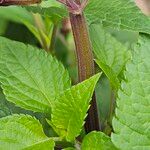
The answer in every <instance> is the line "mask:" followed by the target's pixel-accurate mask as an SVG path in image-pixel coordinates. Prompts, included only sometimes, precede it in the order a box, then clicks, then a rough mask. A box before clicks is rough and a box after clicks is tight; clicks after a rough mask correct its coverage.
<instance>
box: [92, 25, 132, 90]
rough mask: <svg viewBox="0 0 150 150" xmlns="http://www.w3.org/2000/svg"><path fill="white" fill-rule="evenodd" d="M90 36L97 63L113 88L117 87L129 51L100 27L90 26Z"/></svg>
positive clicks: (128, 57) (128, 56)
mask: <svg viewBox="0 0 150 150" xmlns="http://www.w3.org/2000/svg"><path fill="white" fill-rule="evenodd" d="M90 36H91V41H92V46H93V50H94V53H95V55H96V59H97V61H96V62H97V63H98V65H99V66H100V68H101V69H102V70H103V71H104V73H105V74H106V76H107V77H108V79H109V80H110V82H111V83H112V85H113V86H114V87H115V88H118V87H119V84H120V83H119V75H120V74H121V73H122V71H123V70H124V68H125V64H126V62H127V61H128V60H129V59H130V51H129V50H127V48H126V47H124V46H123V45H122V44H121V43H120V42H118V41H117V40H116V39H115V38H113V37H112V36H111V35H110V34H108V33H107V32H105V31H104V29H103V28H102V27H101V26H100V25H91V26H90Z"/></svg>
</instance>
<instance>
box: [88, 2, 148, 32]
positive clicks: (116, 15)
mask: <svg viewBox="0 0 150 150" xmlns="http://www.w3.org/2000/svg"><path fill="white" fill-rule="evenodd" d="M85 15H86V18H87V20H88V22H89V24H97V23H102V24H103V25H104V26H107V27H113V28H115V29H125V30H130V31H137V32H144V33H150V18H149V17H147V16H145V15H144V14H142V12H141V11H140V9H139V8H138V7H137V6H136V5H135V2H134V1H131V0H90V1H89V4H88V6H87V7H86V10H85Z"/></svg>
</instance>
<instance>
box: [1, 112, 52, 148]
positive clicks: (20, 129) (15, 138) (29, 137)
mask: <svg viewBox="0 0 150 150" xmlns="http://www.w3.org/2000/svg"><path fill="white" fill-rule="evenodd" d="M0 149H1V150H11V149H14V150H21V149H24V150H33V149H34V150H39V149H42V150H53V149H54V141H53V140H52V139H50V138H48V137H46V135H45V134H44V132H43V129H42V125H41V124H40V123H39V121H38V120H36V119H35V118H33V117H31V116H29V115H12V116H8V117H4V118H1V119H0Z"/></svg>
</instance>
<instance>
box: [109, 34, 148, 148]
mask: <svg viewBox="0 0 150 150" xmlns="http://www.w3.org/2000/svg"><path fill="white" fill-rule="evenodd" d="M149 45H150V38H149V37H148V36H145V35H141V36H140V39H139V42H138V44H137V45H136V47H135V50H134V56H133V60H132V62H130V63H129V64H128V65H127V67H126V72H125V81H124V82H122V88H121V89H120V91H119V92H118V99H117V109H116V117H115V118H114V119H113V128H114V132H115V133H114V134H112V141H113V143H114V144H115V145H116V146H117V147H118V148H120V149H121V148H123V149H126V150H133V149H136V150H141V149H144V150H148V149H150V59H149V58H150V46H149Z"/></svg>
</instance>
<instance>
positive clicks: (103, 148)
mask: <svg viewBox="0 0 150 150" xmlns="http://www.w3.org/2000/svg"><path fill="white" fill-rule="evenodd" d="M92 149H93V150H117V148H115V146H114V145H113V143H112V142H111V140H110V137H108V136H107V135H105V134H104V133H103V132H96V131H93V132H91V133H89V134H88V135H87V136H86V137H85V138H84V139H83V143H82V145H81V150H92Z"/></svg>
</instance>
